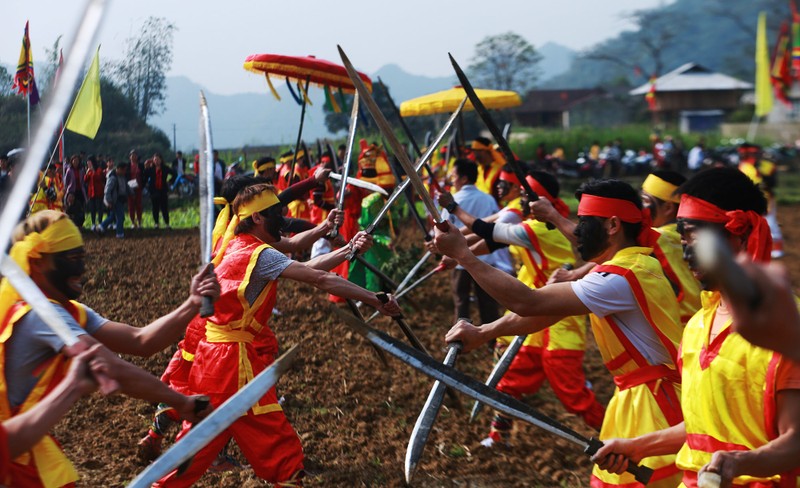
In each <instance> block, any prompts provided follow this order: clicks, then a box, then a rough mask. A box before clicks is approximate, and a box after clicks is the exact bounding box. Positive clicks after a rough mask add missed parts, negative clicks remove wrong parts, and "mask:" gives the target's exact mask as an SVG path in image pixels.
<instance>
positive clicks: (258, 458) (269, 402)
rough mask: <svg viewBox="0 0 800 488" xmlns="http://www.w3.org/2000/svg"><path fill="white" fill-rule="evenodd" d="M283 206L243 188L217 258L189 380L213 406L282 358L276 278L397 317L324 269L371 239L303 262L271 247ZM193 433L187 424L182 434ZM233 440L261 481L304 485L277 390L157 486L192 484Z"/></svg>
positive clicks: (269, 190) (266, 192) (270, 191)
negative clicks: (214, 296)
mask: <svg viewBox="0 0 800 488" xmlns="http://www.w3.org/2000/svg"><path fill="white" fill-rule="evenodd" d="M280 207H281V206H280V201H279V199H278V197H277V195H276V194H275V190H274V187H273V186H271V185H267V184H257V185H253V186H249V187H247V188H245V189H243V190H241V191H240V192H239V194H238V196H237V197H236V199H235V200H234V202H233V208H232V210H233V214H234V217H233V218H232V220H231V224H230V225H229V227H228V230H227V231H226V235H225V237H224V238H223V243H222V247H221V249H220V251H219V252H218V254H217V255H216V257H215V258H214V262H215V265H216V268H215V270H216V273H217V275H218V276H219V279H220V284H221V287H222V289H223V292H222V295H221V296H220V299H219V301H218V302H217V304H216V307H215V314H214V315H213V316H211V317H209V319H208V321H207V322H206V324H205V336H204V337H203V338H201V340H200V342H199V343H198V344H197V349H196V352H195V354H194V363H193V365H192V369H191V372H190V374H189V381H188V383H189V388H190V389H191V390H193V391H194V392H204V393H206V394H207V395H208V396H209V397H210V398H211V402H212V404H215V405H216V404H219V403H221V402H223V401H225V400H226V399H228V398H229V397H230V396H231V395H233V394H235V393H236V392H237V391H238V390H239V389H240V388H241V387H243V386H244V385H245V384H247V382H249V381H250V380H252V379H253V378H254V377H255V376H256V375H258V374H259V373H260V372H261V371H262V370H263V369H264V368H266V367H267V366H269V365H270V364H271V363H272V361H273V360H274V357H275V356H276V355H277V353H278V340H277V338H276V337H275V334H274V333H273V332H272V330H271V329H270V327H269V319H270V316H271V315H272V310H273V307H274V306H275V302H276V299H277V285H278V278H288V279H291V280H295V281H300V282H302V283H307V284H310V285H313V286H315V287H317V288H319V289H321V290H325V291H327V292H329V293H335V294H337V295H340V296H343V297H346V298H351V299H354V300H360V301H362V302H364V303H367V304H369V305H371V306H373V307H375V308H377V309H378V310H380V311H381V313H383V314H385V315H397V314H399V313H400V307H399V306H398V305H397V302H396V301H395V300H394V299H391V301H390V302H389V303H387V304H385V305H384V304H383V303H382V302H381V301H380V300H378V298H377V296H376V295H375V294H374V293H371V292H369V291H367V290H364V289H363V288H360V287H358V286H356V285H354V284H352V283H350V282H348V281H346V280H344V279H342V278H341V277H339V276H337V275H335V274H333V273H329V272H327V271H325V270H328V269H331V268H332V267H333V266H334V265H336V264H338V263H340V262H343V261H344V260H345V257H346V255H347V253H348V252H349V250H350V249H351V248H353V247H357V248H359V249H363V247H362V246H364V247H366V246H367V245H368V243H369V238H368V236H366V234H364V233H359V234H357V235H356V237H355V238H354V239H353V240H352V241H350V243H349V244H348V246H346V247H343V248H341V249H338V250H336V251H333V252H330V253H328V254H324V255H322V256H319V257H318V258H316V259H313V260H311V261H309V262H307V263H304V264H303V263H299V262H296V261H293V260H291V259H289V258H287V257H286V256H285V255H284V254H282V253H281V252H279V251H277V250H276V249H274V248H273V247H272V244H275V243H277V242H279V241H280V240H281V235H280V229H281V227H282V225H283V217H282V215H281V211H280ZM189 428H190V426H189V425H186V426H185V428H184V430H183V432H182V435H184V434H185V433H186V432H187V431H188V429H189ZM231 437H232V438H234V439H235V440H236V442H237V444H238V445H239V447H240V448H241V450H242V452H243V454H244V455H245V457H246V458H247V460H248V462H249V463H250V465H251V466H252V467H253V470H254V471H255V474H256V475H257V476H258V477H260V478H263V479H265V480H267V481H269V482H271V483H276V484H281V485H289V484H292V483H297V482H299V480H300V479H301V477H302V475H303V451H302V448H301V445H300V440H299V439H298V437H297V434H296V433H295V431H294V429H293V428H292V426H291V425H290V424H289V422H288V421H287V420H286V417H285V416H284V414H283V412H282V407H281V405H280V404H279V403H278V397H277V394H276V391H275V389H274V388H273V389H271V390H270V391H269V392H267V394H266V395H264V397H262V398H261V400H260V401H259V402H258V403H257V404H256V405H254V406H253V407H252V408H251V409H250V410H249V411H248V412H247V414H246V415H244V416H242V417H241V418H239V419H238V420H237V421H236V422H234V423H233V424H232V425H231V426H230V427H229V428H228V429H227V430H226V431H225V432H224V433H222V434H221V435H219V436H218V437H217V438H216V439H214V440H213V441H212V442H211V443H210V444H208V445H207V446H206V447H204V448H203V449H202V450H201V451H200V452H198V453H197V454H196V455H195V457H194V459H193V461H192V464H191V465H190V466H189V468H188V469H187V470H186V471H185V472H184V473H183V474H182V475H181V476H180V477H178V476H176V473H174V472H173V473H171V474H169V475H167V476H166V477H165V478H163V479H161V480H160V481H159V483H158V484H157V486H161V487H172V486H189V485H191V484H192V483H193V482H194V481H196V480H197V479H199V478H200V477H201V476H202V475H203V473H204V472H205V471H206V470H207V469H208V467H209V466H210V465H211V463H212V462H213V460H214V459H215V458H216V456H217V453H218V452H219V451H220V449H222V448H223V447H224V445H225V444H226V443H227V442H228V440H229V439H230V438H231Z"/></svg>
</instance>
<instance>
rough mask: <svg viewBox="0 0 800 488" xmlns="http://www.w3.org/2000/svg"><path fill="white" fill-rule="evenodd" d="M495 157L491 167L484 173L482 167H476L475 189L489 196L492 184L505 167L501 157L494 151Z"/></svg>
mask: <svg viewBox="0 0 800 488" xmlns="http://www.w3.org/2000/svg"><path fill="white" fill-rule="evenodd" d="M492 151H493V154H494V156H495V159H494V161H492V164H491V166H489V171H488V172H486V171H485V170H484V169H483V166H481V165H480V164H479V165H478V181H476V182H475V187H476V188H478V190H480V191H482V192H484V193H486V194H488V195H491V194H492V183H493V182H494V181H495V180H496V179H497V178H498V177H499V176H500V171H501V170H502V169H503V166H505V164H506V162H505V160H504V159H502V156H500V155H499V154H497V152H496V151H494V150H492Z"/></svg>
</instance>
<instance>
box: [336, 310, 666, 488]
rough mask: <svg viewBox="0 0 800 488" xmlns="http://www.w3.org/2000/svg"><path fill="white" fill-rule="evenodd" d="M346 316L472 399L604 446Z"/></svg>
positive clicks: (640, 471)
mask: <svg viewBox="0 0 800 488" xmlns="http://www.w3.org/2000/svg"><path fill="white" fill-rule="evenodd" d="M343 318H344V319H345V323H346V324H347V325H348V326H349V327H351V328H352V329H354V330H355V331H356V332H358V333H359V334H361V335H362V336H364V337H365V338H366V339H367V340H368V341H369V342H371V343H372V344H375V345H376V346H378V347H380V348H381V349H383V350H385V351H386V352H388V353H389V354H391V355H392V356H394V357H396V358H398V359H399V360H401V361H403V362H404V363H406V364H408V365H409V366H411V367H412V368H414V369H416V370H417V371H419V372H421V373H423V374H425V375H427V376H430V377H431V378H434V379H436V380H439V381H441V382H442V383H444V384H446V385H447V386H449V387H451V388H453V389H455V390H458V391H460V392H461V393H464V394H465V395H467V396H469V397H471V398H473V399H476V400H479V401H481V402H483V403H486V404H487V405H489V406H490V407H492V408H494V409H496V410H499V411H501V412H503V413H505V414H507V415H510V416H512V417H514V418H517V419H520V420H523V421H525V422H528V423H531V424H533V425H535V426H537V427H539V428H541V429H544V430H546V431H548V432H550V433H551V434H555V435H557V436H558V437H561V438H562V439H565V440H568V441H570V442H573V443H575V444H577V445H579V446H581V448H583V450H584V452H585V453H587V454H589V455H593V454H594V453H596V452H597V450H598V449H600V448H601V447H602V446H603V443H602V442H601V441H599V440H597V439H595V438H594V437H592V438H586V437H584V436H583V435H581V434H579V433H578V432H575V431H574V430H572V429H570V428H569V427H567V426H566V425H564V424H562V423H560V422H558V421H557V420H554V419H552V418H550V417H548V416H546V415H544V414H542V413H541V412H539V411H537V410H536V409H534V408H533V407H531V406H529V405H527V404H525V403H523V402H521V401H519V400H517V399H516V398H514V397H512V396H509V395H507V394H505V393H502V392H500V391H497V390H495V389H493V388H489V387H488V386H486V385H484V384H483V383H481V382H480V381H477V380H475V379H474V378H471V377H469V376H467V375H465V374H464V373H461V372H460V371H458V370H456V369H453V368H449V367H447V366H445V365H443V364H441V363H439V362H437V361H435V360H434V359H433V358H431V357H430V356H426V355H424V354H422V353H420V352H419V351H417V350H416V349H414V348H413V347H409V346H407V345H406V344H403V343H402V342H401V341H398V340H397V339H395V338H393V337H391V336H389V335H387V334H385V333H383V332H381V331H378V330H375V329H373V328H371V327H369V326H368V325H366V324H365V323H364V322H363V321H360V320H358V319H356V318H355V317H346V318H345V317H343ZM627 471H628V472H629V473H631V474H633V475H634V476H635V477H636V480H637V481H639V482H640V483H642V484H645V485H646V484H647V483H648V481H650V477H651V476H652V475H653V470H652V469H650V468H648V467H647V466H641V465H637V464H634V463H633V462H629V463H628V470H627Z"/></svg>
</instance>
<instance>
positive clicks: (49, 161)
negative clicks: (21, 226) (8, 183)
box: [25, 124, 64, 218]
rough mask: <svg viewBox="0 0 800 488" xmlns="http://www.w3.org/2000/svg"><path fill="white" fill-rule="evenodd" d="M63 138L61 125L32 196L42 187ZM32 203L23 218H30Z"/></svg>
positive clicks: (62, 126)
mask: <svg viewBox="0 0 800 488" xmlns="http://www.w3.org/2000/svg"><path fill="white" fill-rule="evenodd" d="M63 138H64V124H61V132H60V133H59V134H58V139H56V144H55V146H53V151H52V152H51V153H50V159H48V160H47V166H45V167H44V171H42V177H41V178H39V183H37V184H36V190H34V195H36V193H38V192H39V188H41V186H42V182H43V181H44V179H45V176H46V175H47V170H48V169H50V165H51V164H53V158H54V157H55V155H56V151H58V146H59V142H60V141H61V140H63ZM33 203H34V200H33V198H31V204H30V205H29V206H28V213H26V214H25V217H26V218H27V217H30V215H31V212H32V211H33Z"/></svg>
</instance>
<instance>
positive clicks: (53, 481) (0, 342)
mask: <svg viewBox="0 0 800 488" xmlns="http://www.w3.org/2000/svg"><path fill="white" fill-rule="evenodd" d="M71 303H72V305H73V306H74V307H75V308H76V310H77V311H78V317H77V322H78V325H80V326H81V327H86V320H87V315H86V309H85V308H84V307H83V305H81V304H80V303H78V302H75V301H72V302H71ZM29 311H30V306H28V305H24V306H23V307H20V308H19V310H17V312H16V313H15V314H14V315H13V316H12V317H9V318H8V323H7V324H5V326H4V328H3V332H2V334H0V377H2V378H5V377H6V371H5V364H6V361H5V348H6V343H7V341H8V340H9V339H10V338H11V335H12V334H13V329H14V326H15V325H16V323H17V322H18V321H19V320H20V319H22V317H24V316H25V314H26V313H28V312H29ZM2 319H3V320H5V317H3V318H2ZM69 363H70V360H69V359H68V358H67V357H66V356H64V355H63V354H58V355H56V356H55V357H54V358H53V359H52V360H50V362H49V363H47V366H46V368H44V369H43V371H42V372H41V373H40V375H39V379H38V381H37V382H36V385H34V387H33V389H32V390H31V392H30V393H29V394H28V397H27V398H26V399H25V401H24V402H23V403H22V404H21V405H20V406H19V411H18V412H17V415H19V414H20V413H23V412H26V411H28V410H30V409H31V408H33V406H34V405H36V404H37V403H39V402H40V401H41V399H42V397H43V396H44V394H45V392H46V391H47V390H48V388H49V387H50V386H51V384H52V383H53V381H55V378H56V377H58V378H59V379H58V381H61V379H60V378H61V377H63V375H64V374H65V373H66V371H67V369H68V368H69ZM11 417H12V415H11V405H10V404H9V401H8V390H7V385H6V382H5V381H0V421H5V420H8V419H9V418H11ZM14 461H15V462H17V463H20V464H26V465H29V464H30V463H31V462H35V463H36V469H37V473H38V475H39V477H40V478H41V481H42V484H43V485H44V486H45V488H56V487H60V486H63V485H66V484H69V483H73V482H75V481H77V480H78V472H77V471H76V470H75V468H74V467H73V466H72V463H71V462H70V461H69V459H67V457H66V455H64V453H63V452H62V451H61V448H59V447H58V445H57V444H56V442H55V440H54V439H53V438H52V437H51V436H49V435H48V436H45V437H44V438H42V440H41V441H39V442H38V443H37V444H36V445H34V446H33V448H32V449H31V450H30V451H29V452H26V453H24V454H22V455H21V456H19V457H18V458H16V459H15V460H14Z"/></svg>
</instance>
